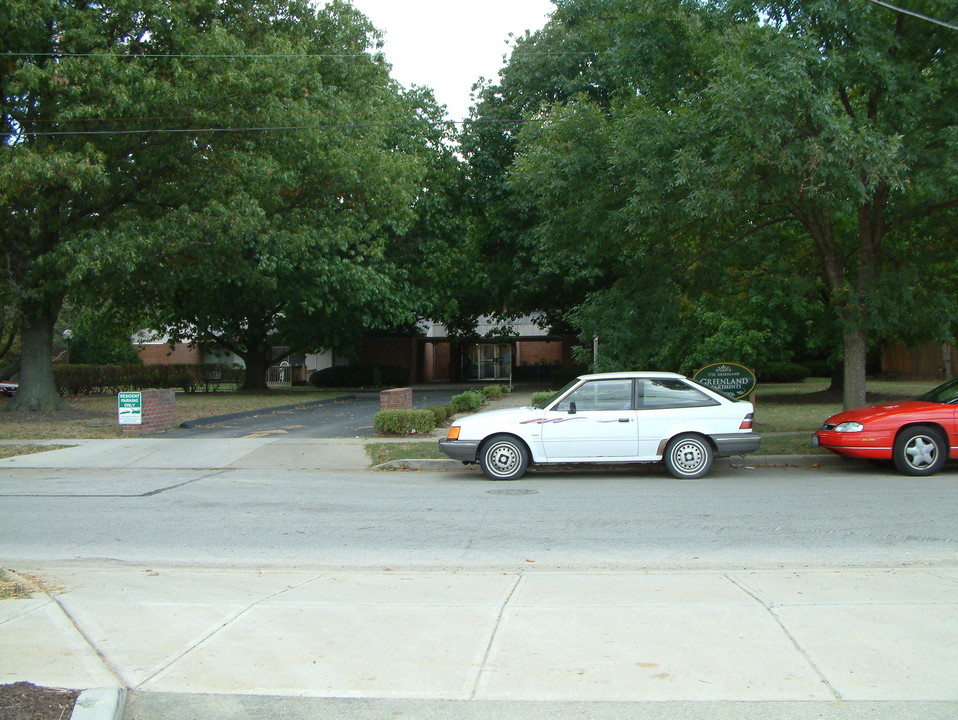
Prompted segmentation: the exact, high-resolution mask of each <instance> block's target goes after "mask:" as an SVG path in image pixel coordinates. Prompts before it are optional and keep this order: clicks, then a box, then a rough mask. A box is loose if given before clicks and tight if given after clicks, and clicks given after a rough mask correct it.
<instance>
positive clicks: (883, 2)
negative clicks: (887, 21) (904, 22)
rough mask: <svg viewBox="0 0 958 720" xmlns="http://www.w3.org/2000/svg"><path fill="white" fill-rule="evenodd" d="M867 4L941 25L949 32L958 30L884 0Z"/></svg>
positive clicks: (928, 16) (954, 26)
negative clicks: (873, 4)
mask: <svg viewBox="0 0 958 720" xmlns="http://www.w3.org/2000/svg"><path fill="white" fill-rule="evenodd" d="M869 2H873V3H875V4H876V5H881V6H882V7H886V8H888V9H889V10H894V11H895V12H900V13H904V14H905V15H911V16H912V17H916V18H920V19H922V20H927V21H928V22H930V23H935V24H936V25H941V26H942V27H946V28H948V29H949V30H958V25H954V24H952V23H950V22H945V21H944V20H939V19H938V18H933V17H931V16H930V15H922V14H921V13H920V12H915V11H914V10H908V9H906V8H903V7H898V6H897V5H892V4H891V3H890V2H885V0H869Z"/></svg>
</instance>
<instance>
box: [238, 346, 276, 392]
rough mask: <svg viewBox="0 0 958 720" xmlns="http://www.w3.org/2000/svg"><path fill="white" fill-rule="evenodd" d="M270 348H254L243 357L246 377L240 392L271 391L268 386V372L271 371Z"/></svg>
mask: <svg viewBox="0 0 958 720" xmlns="http://www.w3.org/2000/svg"><path fill="white" fill-rule="evenodd" d="M268 356H269V347H268V346H267V347H265V348H262V347H256V346H254V347H252V348H250V349H249V350H248V351H247V352H246V354H245V355H244V356H243V361H244V362H245V363H246V377H245V379H244V380H243V387H241V388H240V390H269V386H268V385H267V384H266V371H267V370H268V369H269V360H268V359H267V358H268Z"/></svg>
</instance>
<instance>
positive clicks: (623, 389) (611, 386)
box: [553, 380, 632, 412]
mask: <svg viewBox="0 0 958 720" xmlns="http://www.w3.org/2000/svg"><path fill="white" fill-rule="evenodd" d="M573 403H575V410H576V412H583V411H592V410H631V409H632V381H631V380H593V381H591V382H587V383H585V384H584V385H582V386H581V387H579V388H577V389H576V390H574V391H573V392H572V393H570V394H569V395H567V396H566V397H565V398H563V400H562V402H560V403H559V404H558V405H556V406H555V408H553V409H554V410H557V411H559V412H569V411H570V410H571V409H572V404H573Z"/></svg>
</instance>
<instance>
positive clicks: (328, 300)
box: [0, 0, 429, 409]
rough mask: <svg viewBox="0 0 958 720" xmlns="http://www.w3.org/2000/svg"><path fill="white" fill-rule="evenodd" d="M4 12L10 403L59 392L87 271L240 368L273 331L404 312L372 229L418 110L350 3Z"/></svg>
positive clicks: (408, 174) (337, 326) (420, 167)
mask: <svg viewBox="0 0 958 720" xmlns="http://www.w3.org/2000/svg"><path fill="white" fill-rule="evenodd" d="M2 22H3V25H2V26H0V37H2V38H3V42H4V47H5V48H8V49H9V52H8V54H6V55H4V56H3V57H2V58H0V62H2V65H0V89H2V93H3V101H2V102H3V105H2V108H3V131H4V133H5V142H4V143H3V146H2V148H0V207H2V211H3V215H4V217H5V218H6V219H7V222H5V224H4V226H3V228H2V229H0V233H2V240H3V243H2V246H3V253H4V259H5V261H6V262H5V269H6V271H7V276H6V278H5V280H6V281H7V287H8V288H9V289H10V291H11V294H12V297H13V298H14V301H15V305H16V308H17V312H18V316H19V318H20V328H21V338H22V350H23V353H22V355H23V357H22V363H21V390H20V391H19V392H18V394H17V398H16V403H17V405H18V406H19V407H21V408H31V409H38V408H49V407H56V406H58V405H59V398H58V397H57V394H56V392H55V388H54V386H53V379H52V368H51V364H50V352H49V342H50V340H49V338H50V336H51V333H52V327H53V323H54V322H55V319H56V317H57V314H58V312H59V310H60V307H61V306H62V303H63V300H64V298H65V297H66V296H67V295H68V294H69V293H79V292H81V291H82V289H83V288H86V289H87V290H89V288H91V287H92V288H94V289H98V290H99V292H100V293H101V295H102V294H104V293H106V294H108V295H113V296H114V297H115V298H116V299H117V300H118V302H117V304H118V305H122V306H124V307H136V308H140V309H142V310H143V312H144V314H145V316H146V317H148V319H150V320H151V321H153V322H154V323H155V325H154V327H157V328H158V329H160V330H165V331H167V332H169V333H171V335H173V336H174V337H182V338H186V339H189V340H211V341H216V342H219V343H221V344H223V345H224V346H226V347H230V348H231V349H234V350H235V351H237V352H238V353H239V354H240V355H242V356H244V357H245V358H246V360H247V362H248V364H249V366H250V376H251V377H252V378H254V380H253V383H254V384H256V383H259V382H262V381H263V380H262V379H259V378H261V376H262V373H261V372H260V371H261V370H262V369H263V367H262V362H263V356H264V351H265V347H266V346H267V345H269V344H270V342H271V340H270V338H271V337H273V336H277V335H281V336H282V338H283V341H284V343H293V344H296V345H298V346H300V347H304V346H306V345H308V344H309V342H310V341H313V342H317V343H318V342H319V341H322V340H327V339H329V338H330V337H334V336H335V335H336V334H337V333H341V332H342V331H343V329H344V328H346V327H349V326H350V325H359V324H363V323H370V322H384V321H394V320H395V319H396V316H397V315H403V316H405V315H408V313H409V308H408V307H407V305H406V304H404V303H402V302H400V300H401V299H402V298H403V297H406V298H408V297H409V295H410V293H409V291H408V289H405V288H403V289H402V290H401V291H400V289H398V288H397V287H396V276H395V274H394V273H392V272H391V269H392V266H391V265H390V263H389V261H388V258H386V252H385V247H384V246H385V241H386V239H387V238H389V237H395V236H398V235H402V234H403V233H405V232H406V231H407V230H408V229H409V228H410V226H411V225H412V222H413V219H414V212H413V207H414V205H415V203H416V199H417V195H418V194H419V192H420V191H421V188H422V179H423V176H424V174H425V173H426V168H427V166H428V164H429V160H427V159H426V157H425V156H427V155H428V152H427V150H428V144H427V141H426V140H425V139H423V138H422V136H423V135H424V134H425V133H424V132H423V131H422V129H421V128H422V127H428V123H424V122H423V120H424V118H423V117H422V114H423V113H427V112H429V111H428V110H426V109H424V108H425V104H424V102H422V101H421V98H416V99H414V98H413V96H412V95H410V96H408V97H407V96H405V94H404V92H403V91H402V89H401V88H399V87H398V86H397V85H396V84H395V83H394V82H393V81H392V80H391V79H390V77H389V68H388V66H387V65H386V64H385V62H384V60H383V58H382V57H381V55H379V54H378V51H377V48H378V36H377V34H376V31H375V29H374V28H373V27H372V26H371V25H370V24H369V23H368V21H367V20H366V19H365V18H364V17H363V16H362V15H361V14H359V13H358V12H357V11H356V10H354V9H353V8H352V6H351V5H349V4H347V3H345V2H341V1H340V0H336V1H334V2H332V3H330V4H329V5H327V6H325V7H323V8H321V9H319V10H317V9H316V8H315V7H314V6H313V5H312V4H311V3H309V2H306V1H305V0H228V1H227V2H222V1H221V0H184V1H183V2H177V3H169V2H165V1H163V0H152V1H151V0H147V1H146V2H138V3H132V4H131V3H128V2H125V1H123V0H115V1H112V0H107V1H105V2H100V3H87V2H78V1H76V2H74V1H70V0H26V1H25V2H23V3H18V4H16V6H11V9H10V11H8V12H7V13H6V15H5V17H4V18H3V20H2ZM416 128H420V129H419V130H417V129H416ZM147 313H148V314H147Z"/></svg>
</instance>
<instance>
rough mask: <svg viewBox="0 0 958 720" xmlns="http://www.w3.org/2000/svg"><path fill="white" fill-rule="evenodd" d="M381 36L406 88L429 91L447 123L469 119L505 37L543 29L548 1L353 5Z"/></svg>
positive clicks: (382, 0) (361, 1)
mask: <svg viewBox="0 0 958 720" xmlns="http://www.w3.org/2000/svg"><path fill="white" fill-rule="evenodd" d="M352 3H353V5H354V6H355V7H356V8H358V9H359V10H360V11H361V12H362V13H363V14H364V15H365V16H366V17H368V18H369V19H370V20H371V21H372V23H373V25H374V26H375V27H376V28H377V29H378V30H380V32H382V33H383V34H384V36H385V37H384V40H385V45H384V47H383V53H384V55H385V56H386V60H387V61H388V62H389V63H390V64H391V65H392V67H393V70H392V76H393V78H395V79H396V80H397V81H398V82H399V83H400V84H402V85H403V86H404V87H407V88H408V87H411V86H412V85H425V86H428V87H431V88H432V89H433V91H434V93H435V96H436V100H437V101H438V102H439V103H440V104H442V105H445V106H446V108H447V115H448V116H449V118H450V119H451V120H457V121H458V120H462V119H463V118H465V117H467V116H468V115H469V107H470V105H471V104H472V103H471V101H470V92H471V88H472V86H473V84H474V83H475V82H476V81H477V80H478V79H479V78H480V77H486V78H488V79H491V80H496V79H497V77H498V72H499V69H500V68H501V67H502V64H503V63H502V58H503V55H506V54H507V53H508V52H509V45H508V44H507V42H506V41H507V40H508V38H509V34H510V33H513V34H515V35H517V36H520V35H522V34H524V33H525V31H526V30H533V31H534V30H538V29H540V28H541V27H542V26H543V25H545V23H546V20H547V19H548V17H547V16H548V14H549V13H550V12H552V10H554V9H555V6H554V5H553V4H552V2H551V0H352Z"/></svg>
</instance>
